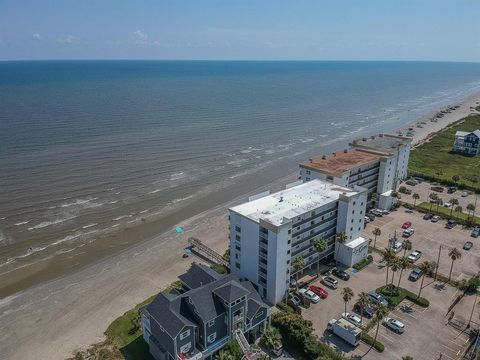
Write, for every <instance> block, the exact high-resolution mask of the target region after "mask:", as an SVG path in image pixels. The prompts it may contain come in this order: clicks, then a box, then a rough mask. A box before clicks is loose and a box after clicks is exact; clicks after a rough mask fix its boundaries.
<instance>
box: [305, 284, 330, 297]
mask: <svg viewBox="0 0 480 360" xmlns="http://www.w3.org/2000/svg"><path fill="white" fill-rule="evenodd" d="M308 290H310V291H311V292H313V293H315V294H317V295H318V296H320V297H321V298H322V299H326V298H327V297H328V292H327V290H325V289H324V288H321V287H320V286H316V285H310V286H309V287H308Z"/></svg>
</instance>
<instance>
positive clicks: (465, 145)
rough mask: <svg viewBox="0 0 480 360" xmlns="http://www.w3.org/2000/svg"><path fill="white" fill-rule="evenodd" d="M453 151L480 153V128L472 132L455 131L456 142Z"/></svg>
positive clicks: (468, 153) (469, 153) (471, 153)
mask: <svg viewBox="0 0 480 360" xmlns="http://www.w3.org/2000/svg"><path fill="white" fill-rule="evenodd" d="M453 151H454V152H456V153H460V154H465V155H473V156H475V155H479V154H480V130H479V129H477V130H475V131H472V132H468V131H457V132H456V133H455V142H454V143H453Z"/></svg>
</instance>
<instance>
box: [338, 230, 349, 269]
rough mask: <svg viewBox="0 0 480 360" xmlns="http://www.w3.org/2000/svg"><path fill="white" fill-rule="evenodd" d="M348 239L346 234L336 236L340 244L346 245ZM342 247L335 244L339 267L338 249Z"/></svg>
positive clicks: (341, 233)
mask: <svg viewBox="0 0 480 360" xmlns="http://www.w3.org/2000/svg"><path fill="white" fill-rule="evenodd" d="M347 239H348V237H347V235H345V233H344V232H340V233H337V234H336V235H335V241H336V242H337V243H339V244H345V241H347ZM339 248H340V247H339V246H337V244H335V261H336V262H337V267H338V260H337V255H338V249H339Z"/></svg>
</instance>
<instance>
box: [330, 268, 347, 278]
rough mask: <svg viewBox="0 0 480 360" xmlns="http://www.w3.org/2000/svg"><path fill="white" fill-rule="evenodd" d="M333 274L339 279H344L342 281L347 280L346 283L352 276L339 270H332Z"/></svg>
mask: <svg viewBox="0 0 480 360" xmlns="http://www.w3.org/2000/svg"><path fill="white" fill-rule="evenodd" d="M332 274H333V275H335V276H336V277H338V278H339V279H342V280H345V281H347V280H349V279H350V275H348V273H347V272H346V271H343V270H339V269H337V268H335V269H333V270H332Z"/></svg>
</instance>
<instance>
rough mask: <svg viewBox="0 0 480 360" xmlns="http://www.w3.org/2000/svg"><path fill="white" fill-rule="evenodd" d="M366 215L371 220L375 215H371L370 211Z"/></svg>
mask: <svg viewBox="0 0 480 360" xmlns="http://www.w3.org/2000/svg"><path fill="white" fill-rule="evenodd" d="M365 216H366V217H368V218H369V219H370V221H373V220H375V215H373V214H372V213H368V214H367V215H365Z"/></svg>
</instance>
